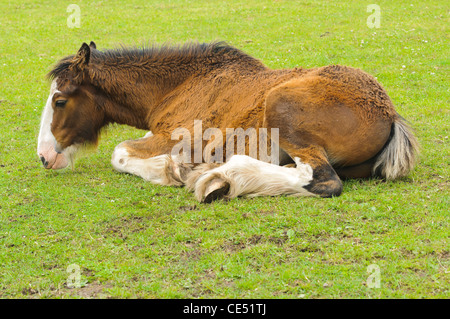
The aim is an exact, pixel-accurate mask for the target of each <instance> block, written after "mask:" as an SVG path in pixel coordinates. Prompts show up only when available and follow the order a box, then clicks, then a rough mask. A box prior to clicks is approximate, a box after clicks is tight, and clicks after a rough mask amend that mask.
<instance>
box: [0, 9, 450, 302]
mask: <svg viewBox="0 0 450 319" xmlns="http://www.w3.org/2000/svg"><path fill="white" fill-rule="evenodd" d="M70 3H71V2H70V1H69V2H64V3H62V2H58V1H21V2H20V3H16V2H9V1H8V2H7V1H4V0H1V1H0V11H1V12H2V14H1V15H0V88H1V89H0V90H1V91H0V107H1V112H0V120H1V125H2V131H1V138H0V195H1V197H0V297H1V298H449V297H450V241H449V236H450V226H449V222H450V215H449V209H448V207H449V205H450V200H449V184H450V183H449V179H450V177H449V161H450V160H449V154H450V148H449V134H450V133H449V102H450V101H449V100H450V94H449V84H450V80H449V71H450V70H449V56H450V48H449V34H450V28H449V25H450V24H449V11H448V9H449V8H448V4H447V3H446V1H414V0H411V1H376V2H374V3H376V4H378V5H379V6H380V9H381V15H380V18H381V20H380V28H369V27H368V25H367V19H368V17H369V15H371V14H372V13H371V12H367V5H368V4H371V3H372V2H367V3H366V2H364V1H345V2H343V1H261V0H246V1H242V0H234V1H227V2H219V1H182V0H172V1H159V0H158V1H142V0H139V1H138V0H135V1H127V2H126V4H124V3H123V2H122V1H73V3H75V4H78V5H79V7H80V10H81V16H80V22H81V24H80V28H76V27H75V28H69V27H68V24H67V19H68V17H69V16H70V15H71V14H72V13H70V12H67V6H68V5H69V4H70ZM192 39H193V40H198V41H200V42H209V41H213V40H225V41H227V42H228V43H229V44H232V45H235V46H237V47H239V48H241V49H242V50H244V51H245V52H247V53H249V54H251V55H253V56H255V57H257V58H259V59H261V60H262V61H263V62H264V63H265V64H266V65H268V66H269V67H272V68H293V67H295V66H302V67H305V68H312V67H318V66H323V65H328V64H343V65H349V66H353V67H358V68H361V69H363V70H365V71H366V72H369V73H371V74H372V75H374V76H376V77H377V79H378V80H379V81H380V82H381V83H382V85H383V86H384V87H385V88H386V90H387V92H388V93H389V95H390V97H391V99H392V100H393V102H394V104H395V105H396V108H397V110H398V112H399V113H400V114H401V115H402V116H404V117H405V118H406V119H407V120H409V121H410V122H411V124H412V126H413V127H414V128H415V130H416V134H417V136H418V138H419V140H420V143H421V146H422V153H421V156H420V163H419V164H418V166H417V168H416V169H415V170H414V171H413V172H412V173H411V174H410V176H409V177H407V178H404V179H402V180H398V181H395V182H384V181H381V180H377V179H373V180H366V181H361V180H353V181H347V182H345V184H344V193H343V194H342V196H340V197H337V198H332V199H319V198H292V197H273V198H271V197H265V198H255V199H245V198H238V199H233V200H231V201H228V202H223V201H219V202H215V203H213V204H200V203H198V202H196V201H195V199H194V196H193V194H191V193H189V192H188V191H187V190H186V189H184V188H171V187H162V186H155V185H152V184H150V183H147V182H144V181H143V180H141V179H140V178H138V177H135V176H131V175H125V174H119V173H117V172H115V171H114V170H113V168H112V166H111V165H110V159H111V153H112V151H113V149H114V147H115V145H117V144H118V143H120V142H121V141H123V140H126V139H130V138H137V137H141V136H143V135H144V134H145V132H143V131H139V130H137V129H134V128H131V127H125V126H119V125H113V126H111V127H110V128H109V129H108V131H107V132H106V134H104V135H103V136H102V140H101V142H100V145H99V148H98V150H97V151H96V152H95V153H93V154H90V155H89V156H86V157H84V158H81V159H79V160H78V161H77V163H76V167H75V170H74V171H71V170H70V169H69V170H64V171H62V172H54V171H47V170H44V169H43V168H42V164H41V162H40V161H39V158H38V157H37V155H36V145H37V135H38V131H39V121H40V115H41V112H42V108H43V106H44V105H45V101H46V99H47V96H48V92H49V82H48V80H47V79H46V77H45V75H46V74H47V72H48V71H49V70H50V69H51V67H52V66H53V65H54V63H56V62H57V61H58V60H59V59H60V58H62V57H64V56H66V55H69V54H74V53H75V52H76V51H77V50H78V49H79V47H80V46H81V44H82V43H83V42H88V43H89V41H91V40H93V41H95V42H96V43H97V47H98V48H99V49H100V50H102V49H106V48H113V47H115V46H117V45H119V44H126V45H134V44H145V43H148V42H157V43H163V42H172V43H183V42H185V41H188V40H192ZM71 265H78V267H79V270H80V271H79V273H78V274H79V275H80V277H78V278H79V279H80V280H79V281H74V278H77V277H76V274H75V273H71V272H68V267H69V266H71ZM370 265H376V266H375V267H378V268H377V269H379V272H376V273H370V272H368V267H369V266H370ZM71 267H72V266H71ZM369 269H370V268H369ZM69 270H70V267H69ZM373 278H379V279H380V281H379V283H380V285H379V288H377V287H373V285H372V284H371V283H373V281H372V279H373ZM72 283H76V284H79V285H78V286H77V285H76V287H75V288H70V287H72Z"/></svg>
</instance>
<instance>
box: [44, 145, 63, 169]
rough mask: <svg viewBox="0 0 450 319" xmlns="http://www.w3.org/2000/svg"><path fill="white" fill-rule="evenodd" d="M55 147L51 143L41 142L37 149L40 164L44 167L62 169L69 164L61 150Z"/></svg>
mask: <svg viewBox="0 0 450 319" xmlns="http://www.w3.org/2000/svg"><path fill="white" fill-rule="evenodd" d="M56 149H57V147H54V146H53V143H43V144H42V145H40V147H39V150H38V156H39V158H40V160H41V162H42V165H43V166H44V168H46V169H55V170H57V169H62V168H65V167H67V165H69V161H68V160H67V157H66V156H65V155H64V154H63V153H62V150H61V151H60V152H58V151H57V150H56Z"/></svg>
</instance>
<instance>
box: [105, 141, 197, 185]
mask: <svg viewBox="0 0 450 319" xmlns="http://www.w3.org/2000/svg"><path fill="white" fill-rule="evenodd" d="M172 144H173V143H172V141H170V139H167V138H166V137H165V136H162V135H151V133H147V134H146V136H145V137H143V138H140V139H138V140H129V141H125V142H122V143H120V144H119V145H117V146H116V148H115V149H114V152H113V154H112V158H111V164H112V165H113V167H114V168H115V169H116V170H117V171H119V172H123V173H128V174H133V175H137V176H139V177H142V178H143V179H145V180H147V181H150V182H152V183H154V184H160V185H167V186H169V185H171V186H182V185H184V181H185V180H186V178H187V175H188V173H189V172H190V171H191V166H190V165H189V164H185V163H183V162H182V159H181V158H180V157H179V156H172V155H170V150H171V148H172V147H173V145H172Z"/></svg>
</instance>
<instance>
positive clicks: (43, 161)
mask: <svg viewBox="0 0 450 319" xmlns="http://www.w3.org/2000/svg"><path fill="white" fill-rule="evenodd" d="M41 162H42V165H44V167H47V165H48V162H47V161H46V160H45V157H44V156H41Z"/></svg>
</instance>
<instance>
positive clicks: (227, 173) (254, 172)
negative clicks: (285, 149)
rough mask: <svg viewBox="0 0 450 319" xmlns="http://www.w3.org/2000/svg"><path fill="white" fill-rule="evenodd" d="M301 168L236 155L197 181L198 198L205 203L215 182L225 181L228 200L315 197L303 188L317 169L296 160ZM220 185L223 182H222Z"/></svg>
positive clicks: (196, 192)
mask: <svg viewBox="0 0 450 319" xmlns="http://www.w3.org/2000/svg"><path fill="white" fill-rule="evenodd" d="M295 163H296V165H297V167H295V168H294V167H283V166H278V165H274V164H270V163H266V162H262V161H259V160H257V159H254V158H252V157H249V156H246V155H234V156H233V157H232V158H231V159H230V160H229V161H228V162H227V163H225V164H223V165H222V166H219V167H217V168H214V169H212V170H209V171H207V172H206V173H204V174H202V175H201V176H200V177H199V178H198V179H197V181H196V182H195V186H194V190H195V196H196V197H197V199H198V200H199V201H203V200H204V199H205V197H206V196H207V195H208V194H207V193H208V190H211V187H210V185H211V183H213V184H217V180H218V179H220V180H223V181H225V182H226V183H228V184H229V191H228V194H227V195H226V197H227V198H233V197H237V196H250V197H254V196H264V195H268V196H276V195H282V194H287V195H297V196H300V195H302V196H312V195H314V194H312V193H310V192H308V191H307V190H306V189H304V188H303V186H306V185H308V184H309V183H310V182H311V181H312V179H313V177H312V175H313V170H312V168H311V166H309V165H308V164H303V163H302V162H301V161H300V159H299V158H295ZM219 184H220V183H219Z"/></svg>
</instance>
